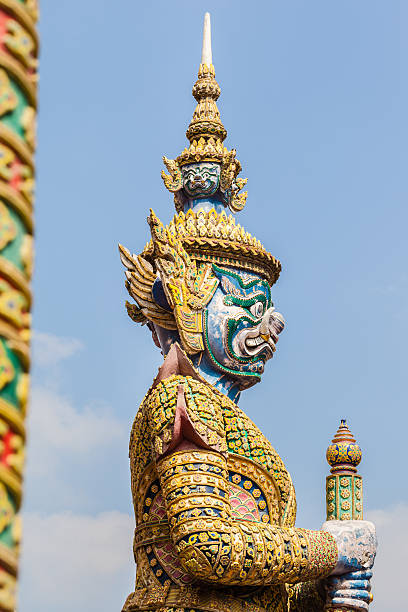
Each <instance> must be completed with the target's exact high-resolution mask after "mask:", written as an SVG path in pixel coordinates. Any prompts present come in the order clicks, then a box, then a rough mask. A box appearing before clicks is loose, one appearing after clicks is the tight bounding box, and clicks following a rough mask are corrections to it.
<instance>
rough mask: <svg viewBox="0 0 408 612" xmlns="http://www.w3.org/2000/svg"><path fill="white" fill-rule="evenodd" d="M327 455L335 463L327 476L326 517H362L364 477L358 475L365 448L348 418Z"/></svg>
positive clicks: (342, 422) (333, 519)
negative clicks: (357, 442) (351, 427)
mask: <svg viewBox="0 0 408 612" xmlns="http://www.w3.org/2000/svg"><path fill="white" fill-rule="evenodd" d="M326 456H327V461H328V463H329V465H330V466H331V470H330V472H331V473H330V475H329V476H327V479H326V511H327V518H326V520H327V521H350V520H356V521H359V520H362V519H363V479H362V478H361V476H360V475H359V474H357V466H358V464H359V463H360V461H361V449H360V447H359V445H358V444H356V440H355V438H353V436H352V434H351V431H350V430H349V428H348V426H347V423H346V421H345V420H342V421H341V423H340V427H339V428H338V430H337V433H336V435H335V436H334V438H333V440H332V443H331V444H330V446H329V447H328V449H327V453H326Z"/></svg>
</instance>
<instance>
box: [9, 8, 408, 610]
mask: <svg viewBox="0 0 408 612" xmlns="http://www.w3.org/2000/svg"><path fill="white" fill-rule="evenodd" d="M206 10H208V11H210V12H211V15H212V30H213V58H214V64H215V69H216V76H217V80H218V82H219V83H220V85H221V90H222V93H221V98H220V101H219V108H220V112H221V116H222V119H223V122H224V125H225V127H226V128H227V130H228V139H227V141H226V144H227V145H228V146H229V147H235V148H236V149H237V153H238V158H239V159H240V161H241V162H242V165H243V172H242V176H244V177H248V179H249V180H248V192H249V196H248V203H247V206H246V209H245V211H243V213H241V214H240V216H239V221H240V222H241V223H243V225H244V226H245V228H246V229H247V230H248V231H250V232H251V233H253V234H255V235H256V236H257V237H258V238H259V239H260V240H261V241H262V242H263V243H264V244H265V245H266V246H267V247H268V248H269V249H270V251H271V252H272V253H273V254H274V255H275V256H277V257H278V258H279V259H280V260H281V261H282V267H283V270H282V275H281V279H280V280H279V282H278V284H277V285H276V286H275V287H274V290H273V299H274V302H275V305H276V307H277V308H278V310H279V311H280V312H282V313H283V315H284V316H285V318H286V321H287V325H286V328H285V331H284V332H283V334H282V336H281V339H280V342H279V346H278V351H277V353H276V355H275V358H274V359H273V362H272V363H271V364H270V366H269V369H268V370H267V372H266V374H265V376H264V380H263V381H262V383H261V384H260V385H257V386H256V387H255V388H253V389H252V390H250V391H248V392H246V394H243V396H242V399H241V406H242V408H243V409H244V410H245V411H247V412H248V413H249V414H250V415H251V417H252V418H253V420H254V421H255V422H256V423H257V424H258V425H259V426H260V427H261V428H262V430H263V431H264V433H265V434H266V435H267V436H268V437H269V439H270V440H271V441H272V443H273V444H274V445H275V447H276V448H277V449H278V450H279V452H280V453H281V455H282V457H283V459H284V461H285V462H286V465H287V466H288V468H289V470H290V472H291V474H292V477H293V479H294V483H295V486H296V490H297V497H298V506H299V511H298V524H299V525H301V526H304V527H319V526H320V525H321V523H322V522H323V520H324V518H325V508H324V481H325V476H326V474H327V472H328V466H327V464H326V461H325V450H326V447H327V445H328V443H329V441H330V439H331V437H332V436H333V434H334V433H335V431H336V429H337V426H338V424H339V420H340V419H341V418H347V419H348V421H349V424H350V427H351V429H352V431H353V432H354V434H355V435H356V437H357V438H358V441H359V442H360V444H361V446H362V449H363V461H362V464H361V470H360V472H361V474H362V475H363V477H364V493H365V508H366V516H367V517H368V516H370V517H374V518H375V519H376V520H377V523H378V527H379V531H380V537H381V538H382V540H381V545H382V546H381V549H380V553H379V557H378V561H377V567H376V569H377V573H376V576H375V579H374V581H373V584H374V589H375V596H376V598H375V601H374V603H373V605H372V606H371V607H370V609H371V608H372V609H373V610H378V611H379V612H380V610H383V609H392V610H393V611H394V612H402V610H403V609H405V607H404V600H403V599H402V595H399V594H398V593H393V594H391V593H387V582H388V581H389V580H390V579H391V574H390V566H391V556H392V557H393V559H394V560H393V567H394V568H395V565H398V563H396V562H395V558H397V557H396V555H398V553H397V551H396V549H397V548H401V543H402V537H403V536H402V530H403V529H404V525H405V524H406V520H407V519H408V495H407V486H406V485H407V482H406V474H405V472H404V470H403V465H402V451H403V449H404V448H405V446H406V431H407V425H408V422H407V421H408V419H407V411H406V406H407V375H406V370H407V366H406V363H407V360H406V347H407V340H408V318H407V306H408V272H407V250H408V249H407V239H406V228H407V223H408V210H407V204H406V202H407V181H406V176H404V174H403V168H404V169H405V166H406V142H407V136H408V135H407V121H406V108H407V81H406V78H405V79H403V78H402V75H403V74H404V75H405V74H406V69H407V66H406V57H407V37H406V31H404V30H403V28H404V24H406V23H407V18H408V14H407V13H408V6H407V4H406V3H404V2H402V1H401V2H397V1H394V0H390V1H389V2H380V1H376V0H370V1H368V0H367V1H365V0H360V1H359V2H355V1H351V0H344V1H343V2H339V1H338V2H327V1H323V0H322V1H317V0H309V1H308V2H302V1H300V0H294V1H292V2H290V3H289V2H283V1H280V2H277V1H270V0H269V1H263V0H262V1H261V0H258V2H256V3H255V2H254V3H252V4H250V3H248V2H241V1H239V0H234V1H232V0H218V1H209V0H208V1H206V2H205V3H204V2H201V1H195V2H191V0H190V1H187V0H185V1H182V0H174V1H173V2H171V3H169V2H165V1H159V0H156V1H154V2H146V3H140V2H135V1H134V0H122V2H121V3H114V2H112V1H110V2H108V1H107V0H98V1H96V0H87V2H83V1H82V0H70V1H69V2H68V0H58V2H55V0H42V2H41V13H42V14H41V23H40V34H41V40H42V54H41V69H40V113H39V134H38V138H39V146H38V154H37V162H38V189H37V202H36V228H37V233H36V241H37V242H36V273H35V279H34V294H35V309H34V329H35V330H36V333H35V337H34V368H33V399H32V405H31V414H30V420H29V434H30V443H29V448H28V462H27V470H26V476H27V480H26V496H25V505H24V513H25V533H24V548H23V561H22V579H21V588H20V610H21V611H22V612H37V611H38V612H39V611H40V610H41V612H51V610H52V611H53V610H55V609H58V610H60V612H65V611H68V610H71V609H73V608H76V609H79V610H82V609H83V610H87V612H93V611H95V612H96V610H98V612H105V610H106V612H110V611H111V610H113V609H118V610H119V609H120V608H121V605H122V603H123V600H124V598H125V596H126V595H127V593H128V592H129V591H130V590H132V579H133V575H134V567H133V561H132V560H131V537H132V536H131V529H132V519H131V518H129V515H130V514H131V500H130V492H129V490H130V482H129V480H130V479H129V472H128V459H127V446H128V432H129V431H130V427H131V423H132V420H133V418H134V415H135V413H136V411H137V407H138V405H139V403H140V401H141V399H142V398H143V395H144V393H145V391H146V390H147V388H148V387H149V385H150V383H151V380H152V378H153V377H154V374H155V372H156V370H157V367H158V366H159V365H160V361H161V357H160V353H159V351H158V350H157V349H156V348H155V347H154V345H153V343H152V342H151V340H150V338H149V334H148V332H147V330H145V329H141V328H139V327H138V326H137V325H136V324H133V323H132V322H131V321H130V319H128V317H127V315H126V312H125V308H124V300H125V299H126V292H125V289H124V277H123V271H122V269H121V265H120V262H119V257H118V253H117V243H118V242H121V243H123V244H125V245H126V246H127V247H129V248H130V249H131V250H132V251H135V252H138V251H139V250H140V249H142V248H143V246H144V244H145V242H146V240H147V237H148V226H147V223H146V216H147V213H148V209H149V207H153V208H154V210H155V212H156V213H157V214H158V215H159V217H160V218H161V219H162V220H163V221H167V220H169V219H170V217H171V216H172V215H173V212H174V209H173V204H172V201H171V197H169V194H168V193H167V192H166V190H165V188H164V186H163V184H162V181H161V179H160V170H161V168H162V164H161V156H162V155H163V154H165V155H167V156H168V157H174V156H176V155H178V154H179V153H180V152H181V150H182V149H183V148H184V146H185V144H186V139H185V130H186V127H187V125H188V123H189V121H190V118H191V116H192V113H193V110H194V100H193V98H192V96H191V87H192V85H193V83H194V81H195V78H196V73H197V69H198V64H199V59H200V50H201V29H202V20H203V15H204V12H205V11H206ZM404 29H405V28H404ZM404 537H405V539H406V538H407V536H404ZM397 542H398V543H399V546H398V547H397ZM406 545H407V546H408V541H407V542H406ZM402 559H403V557H402V553H401V564H402ZM397 560H398V559H397ZM39 568H41V571H40V570H39ZM387 572H388V573H387ZM398 579H399V578H398V576H396V574H395V571H394V575H393V580H394V581H395V580H397V582H398ZM400 580H401V581H402V580H403V576H402V570H401V576H400Z"/></svg>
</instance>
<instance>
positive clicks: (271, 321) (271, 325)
mask: <svg viewBox="0 0 408 612" xmlns="http://www.w3.org/2000/svg"><path fill="white" fill-rule="evenodd" d="M284 327H285V319H284V318H283V316H282V315H281V314H280V312H276V311H275V309H274V308H273V307H272V308H268V310H267V311H266V312H265V314H264V316H263V318H262V322H261V325H260V327H259V335H260V336H261V338H262V340H265V342H268V340H269V338H270V337H271V334H272V333H274V334H280V333H281V331H282V330H283V328H284Z"/></svg>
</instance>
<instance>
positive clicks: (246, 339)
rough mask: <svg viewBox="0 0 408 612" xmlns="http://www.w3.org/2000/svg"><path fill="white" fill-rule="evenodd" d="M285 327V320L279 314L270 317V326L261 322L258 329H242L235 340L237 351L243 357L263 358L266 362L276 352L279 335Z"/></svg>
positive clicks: (274, 313)
mask: <svg viewBox="0 0 408 612" xmlns="http://www.w3.org/2000/svg"><path fill="white" fill-rule="evenodd" d="M283 327H284V319H283V317H282V315H281V314H280V313H278V312H273V313H272V314H271V315H270V317H269V323H268V325H265V322H264V321H261V322H260V323H259V325H257V327H252V328H250V329H242V330H241V331H240V332H238V334H237V336H236V339H235V343H234V344H235V350H236V351H237V354H239V355H240V356H241V357H248V358H249V357H251V358H253V357H256V356H258V355H259V356H262V357H263V358H264V359H265V361H266V360H268V359H271V358H272V357H273V354H274V353H275V351H276V344H277V342H278V340H279V337H278V335H279V334H280V332H281V331H282V329H283Z"/></svg>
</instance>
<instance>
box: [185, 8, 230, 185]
mask: <svg viewBox="0 0 408 612" xmlns="http://www.w3.org/2000/svg"><path fill="white" fill-rule="evenodd" d="M220 93H221V88H220V86H219V85H218V83H217V81H216V80H215V70H214V66H213V63H212V48H211V19H210V14H209V13H206V14H205V16H204V30H203V46H202V53H201V63H200V67H199V69H198V78H197V81H196V82H195V84H194V86H193V96H194V98H195V99H196V100H197V106H196V109H195V111H194V114H193V118H192V120H191V122H190V125H189V126H188V129H187V132H186V136H187V138H188V140H189V141H190V146H189V148H188V149H184V151H183V152H182V153H181V155H179V156H178V158H177V160H176V161H177V162H178V164H179V166H183V165H185V164H191V163H195V162H199V161H215V162H219V163H222V162H223V161H224V160H225V159H226V158H229V159H231V160H232V159H233V158H235V150H232V151H228V150H227V149H226V148H225V147H224V146H223V144H222V143H223V142H224V140H225V138H226V137H227V130H226V129H225V127H224V125H223V123H222V121H221V117H220V112H219V110H218V107H217V100H218V98H219V96H220ZM234 162H235V165H236V174H235V175H237V174H238V172H239V171H240V170H241V165H240V163H239V162H238V161H237V160H235V159H234Z"/></svg>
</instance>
